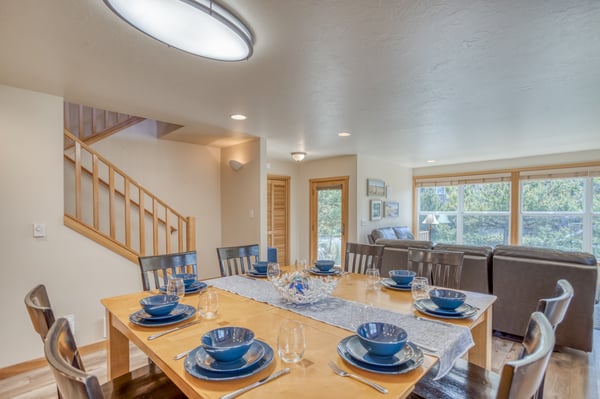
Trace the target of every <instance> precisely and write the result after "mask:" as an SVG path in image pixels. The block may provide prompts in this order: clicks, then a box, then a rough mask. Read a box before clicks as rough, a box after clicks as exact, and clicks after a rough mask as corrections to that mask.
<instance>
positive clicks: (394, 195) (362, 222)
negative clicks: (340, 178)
mask: <svg viewBox="0 0 600 399" xmlns="http://www.w3.org/2000/svg"><path fill="white" fill-rule="evenodd" d="M370 178H372V179H379V180H383V181H384V182H385V184H386V185H387V186H389V190H388V197H387V198H385V197H368V196H367V179H370ZM357 180H358V183H357V193H356V197H357V212H358V214H357V215H356V217H357V220H358V221H359V222H358V240H359V242H363V243H367V242H368V239H367V235H368V234H369V233H371V231H372V230H373V229H376V228H378V227H387V226H408V227H409V228H410V227H411V224H412V171H411V169H410V168H407V167H402V166H400V165H398V164H397V163H394V162H389V161H384V160H381V159H379V158H375V157H368V156H364V155H359V156H358V179H357ZM372 199H373V200H375V199H380V200H382V201H397V202H398V203H399V204H400V210H399V214H398V217H385V216H384V215H382V218H381V220H376V221H371V220H370V205H371V203H370V200H372Z"/></svg>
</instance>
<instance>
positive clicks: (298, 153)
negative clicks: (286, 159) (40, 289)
mask: <svg viewBox="0 0 600 399" xmlns="http://www.w3.org/2000/svg"><path fill="white" fill-rule="evenodd" d="M291 155H292V159H293V160H294V161H296V162H300V161H302V160H303V159H304V157H305V156H306V153H305V152H303V151H294V152H292V153H291Z"/></svg>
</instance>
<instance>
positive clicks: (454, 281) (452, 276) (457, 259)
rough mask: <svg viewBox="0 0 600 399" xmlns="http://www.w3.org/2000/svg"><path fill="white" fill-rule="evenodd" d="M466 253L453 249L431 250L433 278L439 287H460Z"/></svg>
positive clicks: (434, 283) (433, 281)
mask: <svg viewBox="0 0 600 399" xmlns="http://www.w3.org/2000/svg"><path fill="white" fill-rule="evenodd" d="M463 259H464V254H463V253H462V252H451V251H439V250H433V251H431V261H432V267H431V279H432V283H433V285H435V286H438V287H445V288H454V289H459V288H460V276H461V274H462V265H463Z"/></svg>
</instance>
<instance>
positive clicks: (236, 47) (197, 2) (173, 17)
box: [104, 0, 254, 61]
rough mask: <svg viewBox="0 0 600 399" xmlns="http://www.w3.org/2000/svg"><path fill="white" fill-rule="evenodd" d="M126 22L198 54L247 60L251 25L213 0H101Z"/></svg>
mask: <svg viewBox="0 0 600 399" xmlns="http://www.w3.org/2000/svg"><path fill="white" fill-rule="evenodd" d="M104 3H106V5H107V6H108V7H109V8H110V9H111V10H112V11H113V12H114V13H115V14H117V15H118V16H119V17H121V18H122V19H123V20H124V21H125V22H127V23H128V24H130V25H132V26H133V27H134V28H136V29H138V30H139V31H141V32H143V33H145V34H146V35H148V36H150V37H152V38H154V39H156V40H158V41H160V42H163V43H165V44H166V45H168V46H171V47H175V48H178V49H180V50H183V51H186V52H188V53H191V54H194V55H198V56H200V57H205V58H209V59H212V60H219V61H241V60H247V59H248V58H250V56H251V55H252V51H253V49H252V45H253V43H254V38H253V37H252V33H251V32H250V29H248V27H247V26H246V25H244V23H243V22H242V21H240V20H239V19H238V18H237V17H236V16H235V15H233V14H232V13H231V12H230V11H228V10H227V9H225V8H224V7H223V6H221V5H220V4H218V3H217V2H215V1H214V0H104Z"/></svg>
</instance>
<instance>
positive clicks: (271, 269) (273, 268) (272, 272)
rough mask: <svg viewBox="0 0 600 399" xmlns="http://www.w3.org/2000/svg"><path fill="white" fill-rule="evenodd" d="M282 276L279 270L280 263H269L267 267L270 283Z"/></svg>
mask: <svg viewBox="0 0 600 399" xmlns="http://www.w3.org/2000/svg"><path fill="white" fill-rule="evenodd" d="M280 274H281V269H280V268H279V263H269V265H268V266H267V278H268V279H269V280H270V281H273V280H274V279H276V278H278V277H279V275H280Z"/></svg>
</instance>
